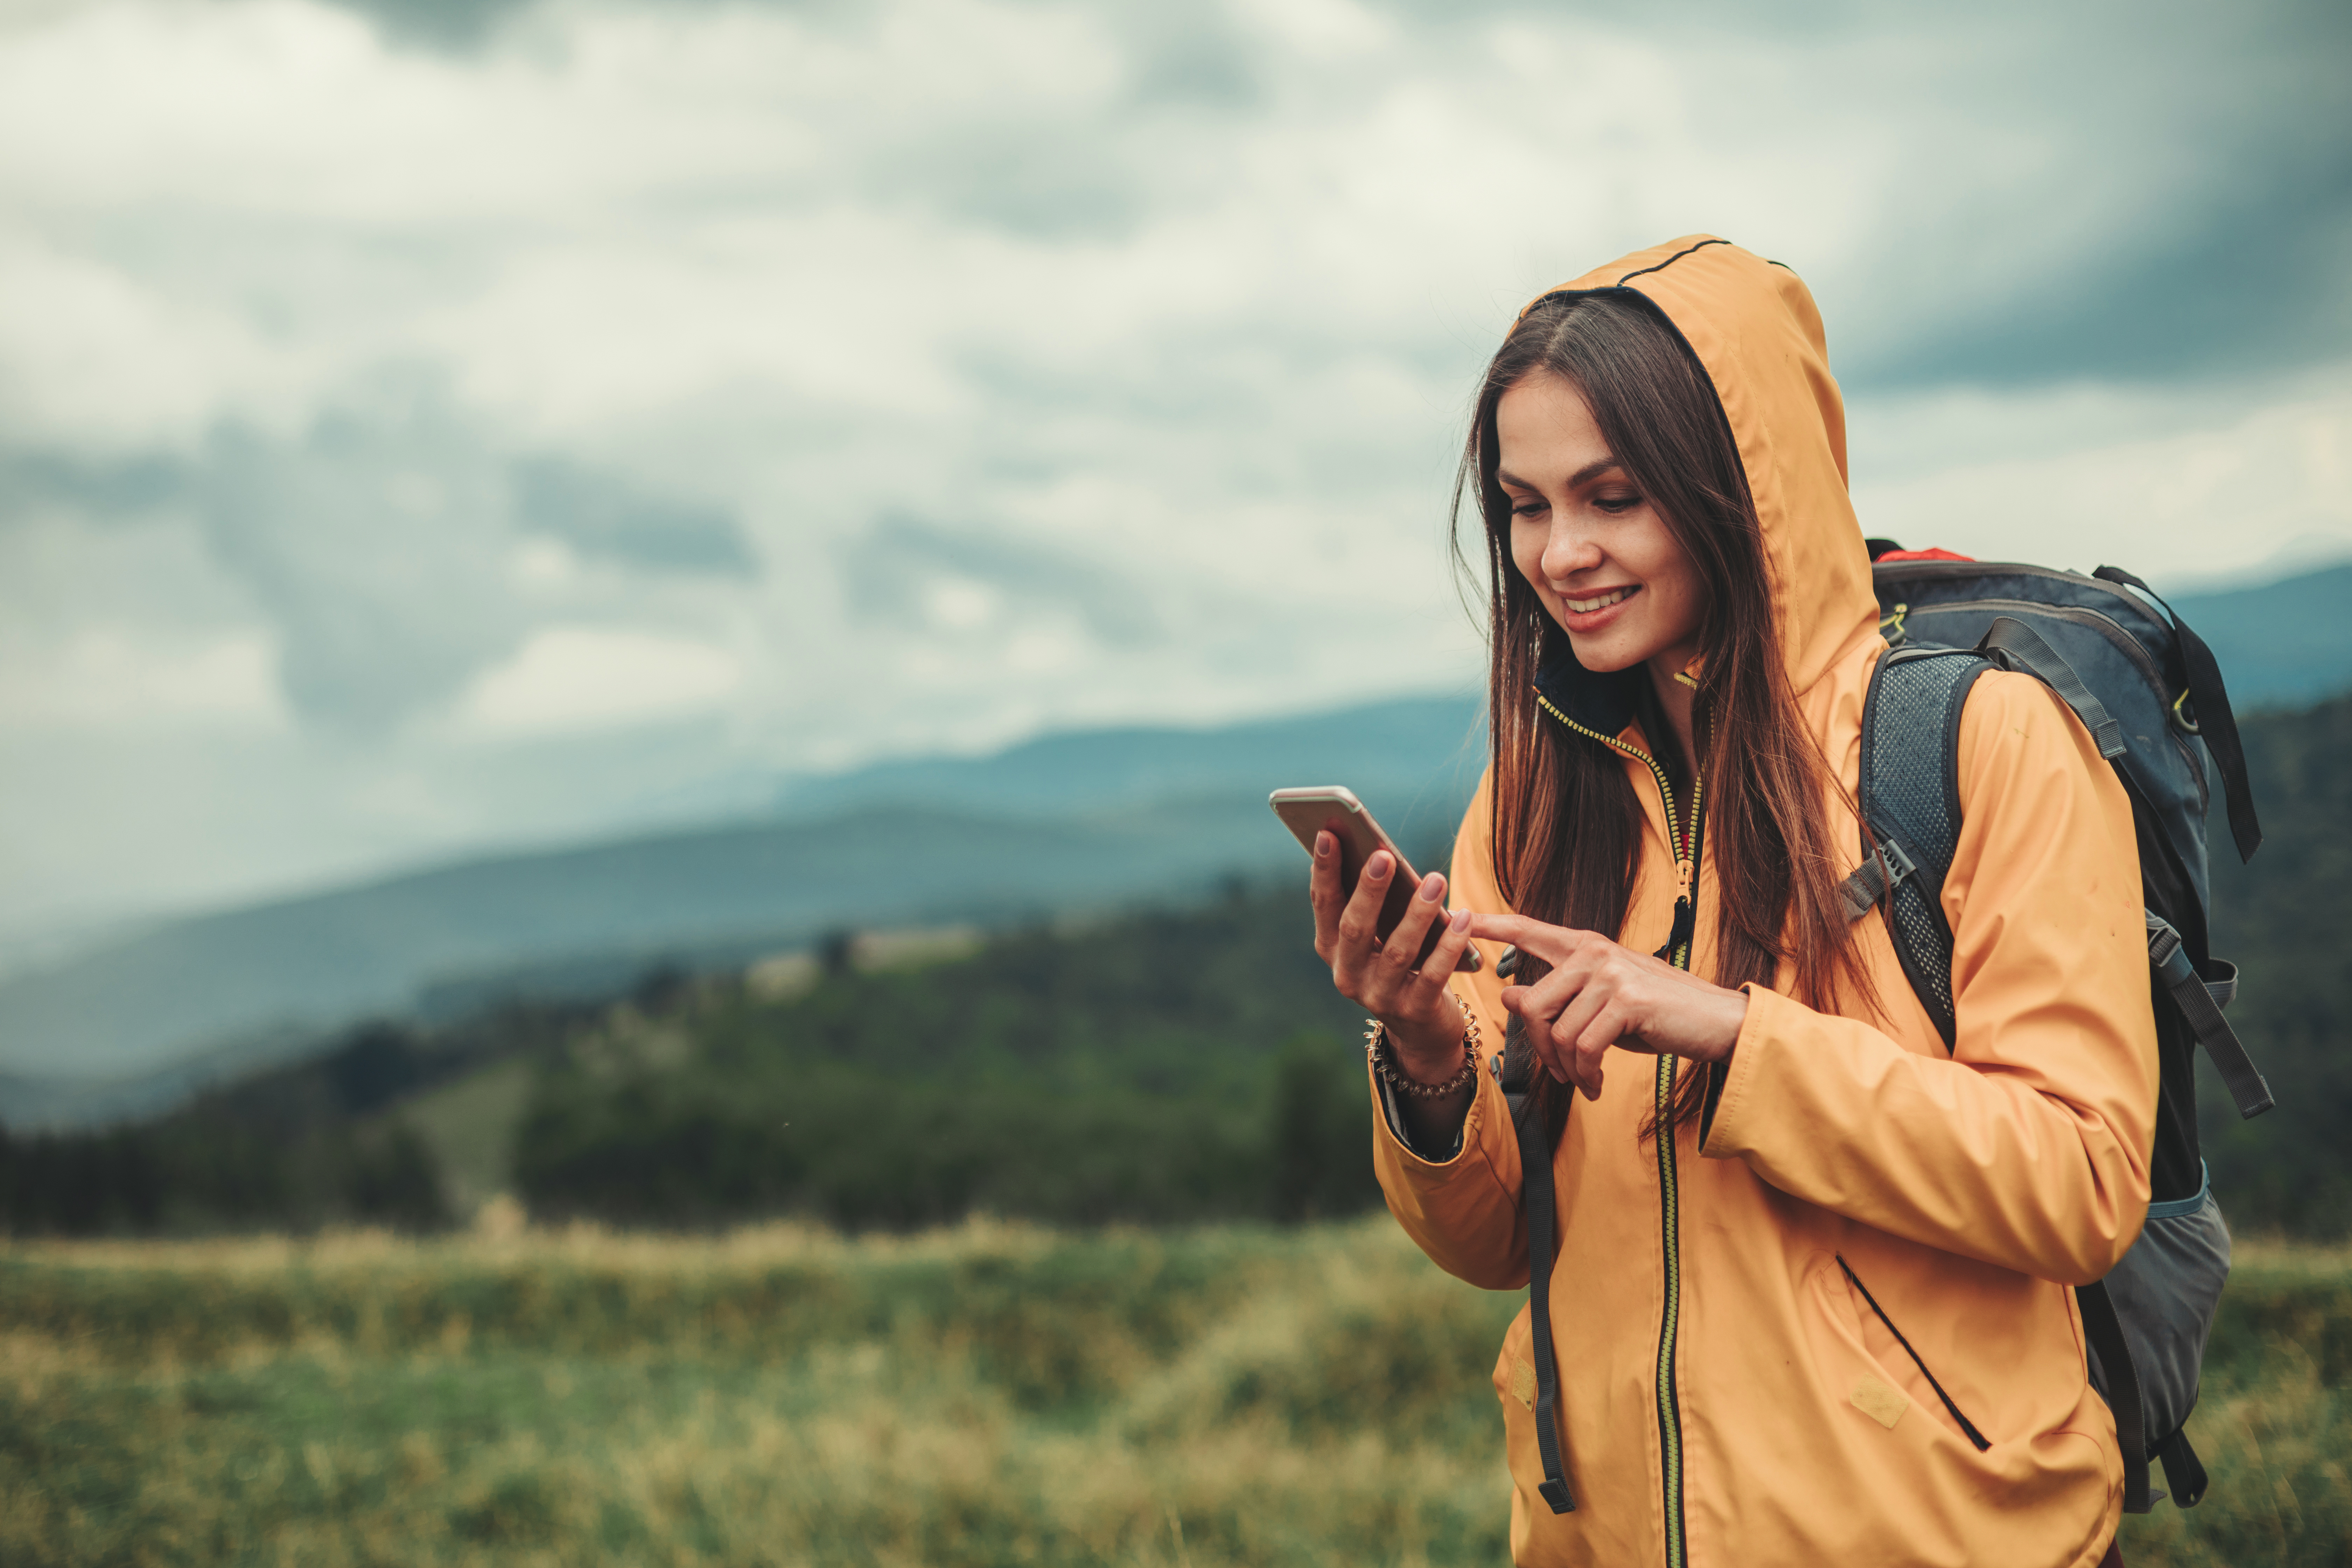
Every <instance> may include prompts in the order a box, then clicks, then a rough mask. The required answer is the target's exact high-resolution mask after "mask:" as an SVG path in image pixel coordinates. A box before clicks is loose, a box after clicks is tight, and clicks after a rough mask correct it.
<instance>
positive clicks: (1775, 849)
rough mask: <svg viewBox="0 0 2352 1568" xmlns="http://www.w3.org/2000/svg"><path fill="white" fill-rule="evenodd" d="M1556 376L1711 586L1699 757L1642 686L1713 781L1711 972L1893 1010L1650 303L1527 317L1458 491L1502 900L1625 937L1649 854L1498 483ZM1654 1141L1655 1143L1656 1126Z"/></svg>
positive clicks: (1655, 741)
mask: <svg viewBox="0 0 2352 1568" xmlns="http://www.w3.org/2000/svg"><path fill="white" fill-rule="evenodd" d="M1543 372H1549V374H1553V375H1557V376H1559V378H1560V379H1561V380H1563V381H1565V382H1567V383H1568V384H1570V386H1573V387H1575V388H1576V389H1577V390H1578V391H1580V393H1582V394H1583V395H1584V399H1585V402H1586V403H1587V404H1588V405H1590V406H1591V410H1592V417H1593V421H1594V423H1595V424H1596V425H1598V426H1600V430H1601V437H1602V438H1603V439H1604V440H1605V441H1607V443H1608V446H1609V451H1610V453H1611V454H1612V456H1614V457H1615V458H1616V459H1617V460H1618V462H1619V463H1621V464H1622V465H1623V467H1624V469H1625V472H1626V475H1627V477H1628V478H1630V479H1632V480H1633V484H1634V486H1635V488H1636V489H1639V490H1640V491H1641V493H1642V494H1643V496H1644V497H1645V498H1646V499H1647V500H1649V501H1650V503H1651V504H1652V506H1653V507H1654V508H1655V509H1656V510H1657V513H1658V515H1659V517H1660V518H1661V520H1663V521H1664V523H1665V525H1666V528H1667V529H1668V531H1671V532H1672V533H1673V535H1674V537H1675V542H1677V543H1679V544H1680V545H1681V546H1682V548H1683V550H1684V552H1685V553H1687V554H1688V555H1689V557H1690V559H1691V562H1692V563H1693V564H1694V565H1695V566H1696V568H1697V570H1698V575H1699V580H1700V582H1701V584H1702V585H1703V587H1704V589H1705V603H1706V608H1705V617H1706V618H1705V622H1704V626H1703V629H1702V631H1701V633H1700V649H1701V653H1700V660H1699V674H1698V689H1697V694H1696V699H1695V701H1694V703H1693V712H1694V715H1695V718H1696V723H1695V726H1694V728H1695V731H1696V741H1697V746H1698V750H1699V752H1700V754H1699V755H1698V756H1696V757H1694V758H1683V757H1681V755H1680V753H1679V748H1678V747H1677V745H1676V743H1675V740H1674V737H1673V731H1672V729H1671V727H1670V726H1668V725H1667V724H1666V723H1665V722H1664V719H1663V716H1662V713H1661V710H1660V709H1659V706H1658V704H1657V702H1656V699H1655V696H1654V692H1653V690H1652V689H1651V685H1650V681H1649V679H1648V678H1647V675H1646V672H1644V674H1643V678H1642V679H1640V680H1639V682H1638V683H1637V686H1638V692H1639V701H1640V703H1641V708H1640V711H1641V713H1642V715H1643V726H1642V727H1643V732H1644V734H1645V735H1646V736H1648V737H1649V739H1650V742H1651V748H1652V750H1653V752H1654V754H1656V755H1657V756H1658V758H1659V760H1660V761H1661V762H1662V763H1665V764H1666V765H1667V767H1668V770H1669V772H1670V773H1673V774H1675V775H1678V783H1677V787H1676V790H1675V795H1676V796H1677V799H1678V801H1679V802H1681V803H1684V809H1685V810H1687V809H1688V805H1687V803H1688V802H1689V801H1690V799H1691V795H1692V791H1691V790H1690V789H1689V788H1687V787H1686V786H1685V784H1684V783H1683V782H1680V781H1686V780H1687V779H1688V777H1689V773H1690V770H1691V768H1693V767H1696V770H1697V771H1698V773H1699V775H1700V776H1701V777H1702V778H1703V779H1704V781H1705V786H1706V807H1705V811H1706V827H1705V835H1706V842H1707V843H1708V844H1709V845H1710V846H1711V847H1712V849H1713V855H1712V857H1711V858H1712V861H1713V868H1714V897H1713V899H1712V900H1706V899H1705V898H1704V895H1702V901H1711V902H1712V903H1713V905H1714V910H1715V921H1716V963H1715V970H1716V973H1714V975H1713V976H1711V978H1713V979H1714V980H1715V982H1716V983H1717V984H1720V985H1727V986H1738V985H1742V984H1748V983H1749V982H1751V981H1752V982H1756V983H1759V984H1770V983H1771V981H1772V978H1773V975H1774V973H1775V972H1776V971H1777V970H1778V968H1779V966H1780V963H1781V962H1782V961H1783V960H1784V959H1785V960H1786V961H1788V962H1789V963H1790V967H1791V968H1792V970H1793V971H1794V978H1795V982H1796V984H1795V989H1796V993H1797V995H1798V997H1799V998H1800V999H1801V1000H1802V1001H1804V1002H1805V1003H1806V1004H1807V1005H1811V1006H1816V1007H1823V1008H1830V1007H1833V1006H1834V1005H1835V999H1836V997H1837V996H1838V995H1839V994H1841V993H1843V994H1850V995H1853V996H1857V997H1860V998H1863V999H1865V1000H1873V999H1874V997H1873V987H1872V986H1871V984H1870V982H1869V978H1868V976H1867V974H1866V973H1864V969H1863V965H1862V961H1861V958H1860V955H1859V953H1858V952H1856V951H1855V949H1854V946H1853V942H1852V940H1851V938H1852V927H1851V923H1850V922H1849V921H1847V920H1846V918H1845V914H1844V911H1843V908H1842V905H1841V901H1840V898H1839V891H1838V882H1839V874H1838V869H1837V867H1838V858H1837V856H1836V854H1835V853H1834V851H1833V849H1832V840H1831V833H1830V824H1829V822H1828V820H1827V817H1828V815H1829V813H1828V809H1827V808H1828V805H1829V802H1830V801H1831V800H1832V798H1833V797H1834V795H1836V794H1837V793H1838V790H1839V785H1838V784H1837V781H1836V779H1835V776H1834V775H1833V774H1832V773H1831V772H1830V770H1829V768H1828V766H1827V764H1826V763H1824V761H1823V760H1822V753H1821V748H1820V746H1819V745H1818V743H1817V742H1815V740H1814V738H1813V736H1812V733H1811V731H1810V730H1809V729H1808V727H1807V726H1806V724H1805V722H1804V721H1803V718H1802V716H1801V713H1800V712H1799V710H1798V708H1797V701H1796V695H1795V693H1794V692H1793V691H1791V690H1790V686H1789V678H1788V672H1787V669H1786V668H1785V666H1784V665H1783V663H1782V658H1781V650H1780V639H1779V637H1778V636H1777V635H1776V634H1777V632H1778V630H1779V628H1777V627H1776V626H1775V625H1774V616H1773V611H1772V591H1771V582H1770V577H1769V566H1768V564H1767V563H1766V560H1765V554H1764V535H1763V529H1762V526H1761V524H1760V523H1759V521H1758V519H1757V515H1756V505H1755V502H1754V500H1753V499H1752V498H1751V497H1750V495H1749V493H1748V477H1747V470H1746V468H1744V467H1743V465H1742V464H1741V462H1740V458H1739V448H1738V444H1737V443H1736V442H1735V441H1734V440H1733V438H1732V435H1731V426H1730V425H1729V423H1728V422H1727V420H1726V419H1725V417H1724V415H1723V406H1722V404H1721V403H1720V402H1719V401H1718V400H1717V397H1716V394H1715V387H1714V384H1712V383H1711V382H1710V381H1709V380H1708V379H1707V374H1706V368H1705V367H1704V366H1702V365H1701V364H1700V363H1698V360H1697V357H1696V355H1695V354H1693V353H1691V351H1690V349H1689V347H1688V346H1687V345H1686V344H1685V342H1683V340H1682V336H1681V334H1680V333H1679V332H1677V331H1675V328H1674V327H1673V326H1672V325H1671V324H1670V323H1669V322H1668V321H1666V319H1665V317H1664V315H1663V314H1662V313H1660V312H1659V310H1658V309H1657V307H1656V306H1655V305H1654V304H1652V303H1651V302H1650V301H1649V300H1647V299H1646V298H1644V297H1643V296H1641V295H1639V294H1637V293H1634V292H1633V291H1632V290H1621V291H1615V292H1611V293H1606V294H1586V295H1577V296H1566V297H1561V296H1555V297H1552V298H1549V299H1547V300H1543V301H1541V302H1539V303H1538V304H1537V305H1536V306H1535V307H1534V308H1533V309H1531V310H1528V313H1527V314H1526V315H1525V316H1523V317H1521V318H1520V320H1519V321H1518V324H1517V326H1515V327H1513V328H1512V329H1511V331H1510V334H1509V336H1507V337H1506V338H1505V339H1504V340H1503V346H1502V347H1501V348H1500V349H1499V350H1497V351H1496V354H1495V357H1494V359H1493V361H1492V362H1491V363H1489V364H1488V365H1487V367H1486V379H1485V381H1484V383H1483V384H1481V385H1480V388H1479V392H1478V402H1477V410H1476V414H1475V418H1474V421H1473V423H1472V425H1471V429H1470V437H1469V440H1468V442H1467V443H1466V444H1465V447H1464V449H1463V453H1462V463H1461V467H1460V468H1459V469H1458V470H1457V472H1456V475H1455V479H1454V517H1455V520H1456V525H1457V526H1458V525H1459V520H1460V517H1461V513H1462V500H1463V498H1464V496H1465V493H1475V495H1476V497H1477V499H1478V510H1479V513H1480V515H1481V517H1482V518H1483V519H1484V521H1485V523H1486V562H1487V569H1488V580H1489V583H1490V592H1489V606H1490V617H1491V634H1490V636H1489V638H1488V647H1489V650H1490V669H1489V672H1488V682H1487V684H1488V690H1489V695H1490V699H1491V701H1492V714H1491V724H1490V732H1491V738H1492V745H1493V752H1494V770H1495V773H1494V791H1493V809H1494V817H1493V822H1492V827H1493V834H1494V846H1495V872H1496V880H1497V883H1498V885H1499V887H1500V889H1501V891H1502V894H1503V896H1504V898H1505V899H1507V900H1509V902H1510V904H1511V907H1512V908H1513V909H1515V910H1518V911H1519V912H1520V913H1521V914H1524V915H1527V916H1528V917H1530V918H1532V919H1536V920H1541V921H1549V922H1551V923H1553V924H1558V925H1567V926H1574V927H1577V928H1579V929H1581V930H1585V931H1600V932H1601V933H1602V934H1603V935H1606V936H1609V937H1612V938H1614V937H1615V936H1617V935H1618V934H1619V933H1620V932H1621V931H1622V930H1623V929H1624V923H1625V913H1626V909H1627V906H1628V903H1629V902H1630V900H1631V899H1632V897H1633V872H1634V864H1635V857H1636V856H1637V854H1638V853H1639V850H1640V847H1641V840H1642V806H1641V803H1640V800H1639V799H1638V798H1637V796H1636V795H1635V792H1634V787H1633V781H1632V780H1631V779H1630V778H1629V777H1628V776H1627V773H1626V769H1625V765H1624V761H1623V759H1622V756H1620V755H1619V754H1618V753H1617V752H1614V751H1612V750H1611V749H1610V748H1609V747H1607V746H1604V745H1602V744H1601V742H1597V741H1593V740H1590V739H1587V738H1586V737H1584V736H1581V735H1579V734H1577V733H1576V732H1575V731H1572V730H1570V729H1569V728H1568V727H1567V726H1566V725H1564V724H1560V723H1559V722H1557V721H1553V720H1551V719H1549V718H1547V717H1545V716H1544V715H1543V714H1542V713H1541V712H1540V711H1539V710H1538V707H1537V704H1536V690H1535V679H1536V670H1537V667H1538V662H1539V661H1540V660H1541V658H1542V657H1543V652H1544V648H1545V642H1546V638H1547V637H1549V638H1555V639H1557V638H1564V637H1566V635H1567V634H1565V633H1564V632H1562V631H1561V630H1560V629H1559V626H1556V625H1555V624H1554V623H1553V622H1552V620H1551V617H1550V616H1549V614H1548V613H1547V612H1546V611H1545V609H1544V607H1543V604H1542V601H1541V600H1539V599H1538V597H1537V595H1536V591H1535V589H1534V587H1533V586H1532V585H1531V584H1528V581H1527V579H1526V578H1524V577H1522V576H1521V575H1520V574H1519V572H1518V569H1517V566H1516V565H1515V564H1514V563H1513V562H1512V559H1511V502H1510V499H1509V497H1507V495H1506V494H1505V493H1504V492H1503V489H1502V487H1501V486H1500V485H1499V484H1498V483H1496V479H1495V470H1496V464H1497V462H1498V461H1499V457H1500V454H1499V440H1498V437H1497V436H1496V428H1495V410H1496V405H1497V404H1498V403H1500V402H1501V401H1502V396H1503V394H1504V393H1506V392H1507V391H1508V390H1510V388H1512V387H1513V386H1515V385H1517V384H1518V383H1519V382H1521V381H1522V380H1524V379H1526V378H1527V377H1528V376H1529V375H1532V374H1538V373H1543ZM1563 652H1564V650H1559V652H1556V653H1555V658H1559V657H1560V654H1561V653H1563ZM1734 759H1736V762H1735V761H1734ZM1521 963H1522V965H1523V967H1522V971H1521V979H1522V981H1523V982H1525V981H1528V980H1532V979H1533V978H1535V977H1536V976H1537V975H1538V974H1539V973H1541V968H1540V966H1539V965H1538V964H1536V963H1532V962H1531V961H1530V960H1529V959H1522V961H1521ZM1705 1083H1706V1074H1704V1073H1697V1072H1689V1073H1684V1074H1683V1075H1682V1081H1681V1082H1680V1083H1679V1084H1678V1085H1677V1086H1676V1089H1675V1099H1674V1101H1673V1105H1672V1108H1671V1111H1670V1117H1671V1121H1673V1123H1675V1124H1676V1125H1679V1124H1680V1123H1681V1122H1682V1121H1685V1120H1687V1119H1688V1118H1690V1117H1692V1116H1694V1115H1696V1113H1697V1111H1698V1110H1699V1107H1700V1106H1701V1104H1702V1103H1703V1102H1704V1100H1705V1094H1706V1090H1705V1087H1704V1086H1705ZM1559 1109H1562V1110H1564V1106H1563V1107H1560V1108H1559ZM1652 1131H1654V1119H1653V1120H1652V1121H1651V1123H1649V1124H1645V1126H1644V1127H1643V1133H1644V1135H1645V1136H1646V1135H1648V1134H1649V1133H1650V1132H1652Z"/></svg>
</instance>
